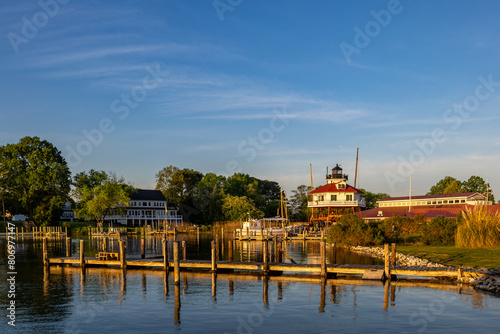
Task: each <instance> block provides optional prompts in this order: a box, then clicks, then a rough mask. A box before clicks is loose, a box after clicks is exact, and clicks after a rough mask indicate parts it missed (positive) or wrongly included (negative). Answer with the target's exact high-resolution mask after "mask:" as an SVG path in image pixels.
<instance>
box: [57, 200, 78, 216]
mask: <svg viewBox="0 0 500 334" xmlns="http://www.w3.org/2000/svg"><path fill="white" fill-rule="evenodd" d="M61 210H62V212H61V217H59V219H61V220H66V221H73V220H75V213H74V211H73V208H72V206H71V202H70V201H66V203H64V204H63V205H62V206H61Z"/></svg>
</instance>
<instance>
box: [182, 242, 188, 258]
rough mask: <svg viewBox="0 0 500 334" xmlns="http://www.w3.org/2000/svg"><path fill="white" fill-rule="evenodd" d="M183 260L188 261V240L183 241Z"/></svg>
mask: <svg viewBox="0 0 500 334" xmlns="http://www.w3.org/2000/svg"><path fill="white" fill-rule="evenodd" d="M182 259H183V260H187V247H186V240H182Z"/></svg>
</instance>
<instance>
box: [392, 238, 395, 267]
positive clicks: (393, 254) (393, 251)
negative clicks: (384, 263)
mask: <svg viewBox="0 0 500 334" xmlns="http://www.w3.org/2000/svg"><path fill="white" fill-rule="evenodd" d="M391 265H392V266H393V267H395V266H396V244H395V243H392V244H391Z"/></svg>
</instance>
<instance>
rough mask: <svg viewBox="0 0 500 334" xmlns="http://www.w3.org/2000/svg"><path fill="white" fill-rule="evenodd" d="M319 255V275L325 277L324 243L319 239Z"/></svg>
mask: <svg viewBox="0 0 500 334" xmlns="http://www.w3.org/2000/svg"><path fill="white" fill-rule="evenodd" d="M319 249H320V257H321V277H326V274H327V271H326V243H325V242H324V241H321V242H320V243H319Z"/></svg>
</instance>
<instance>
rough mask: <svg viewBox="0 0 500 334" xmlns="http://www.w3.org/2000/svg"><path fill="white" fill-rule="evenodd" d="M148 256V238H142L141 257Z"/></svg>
mask: <svg viewBox="0 0 500 334" xmlns="http://www.w3.org/2000/svg"><path fill="white" fill-rule="evenodd" d="M145 257H146V238H141V259H144V258H145Z"/></svg>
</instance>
